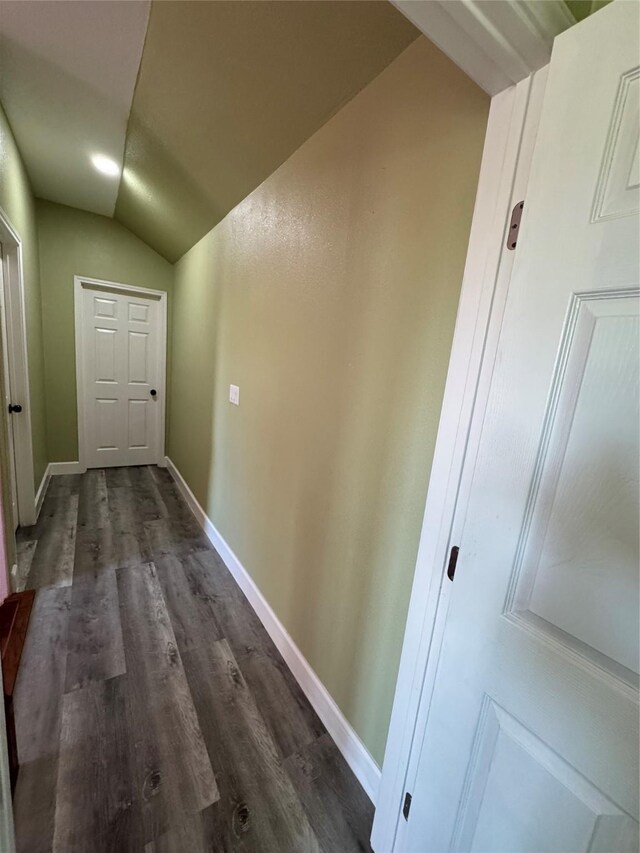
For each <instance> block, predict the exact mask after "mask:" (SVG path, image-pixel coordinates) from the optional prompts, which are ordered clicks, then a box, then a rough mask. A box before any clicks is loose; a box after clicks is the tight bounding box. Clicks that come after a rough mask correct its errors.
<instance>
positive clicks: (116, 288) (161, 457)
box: [73, 275, 167, 473]
mask: <svg viewBox="0 0 640 853" xmlns="http://www.w3.org/2000/svg"><path fill="white" fill-rule="evenodd" d="M85 286H86V287H88V289H92V290H93V289H100V290H104V291H106V292H112V293H134V294H136V295H137V296H141V297H143V298H145V299H154V298H156V299H158V301H159V303H160V376H159V381H158V393H159V394H160V395H161V400H162V406H161V409H160V442H159V445H158V459H157V461H156V464H157V465H159V466H164V465H165V464H166V462H165V438H166V435H165V431H166V418H167V394H166V387H167V294H166V292H165V291H164V290H153V289H152V288H150V287H139V286H137V285H131V284H121V283H119V282H116V281H105V280H103V279H99V278H91V277H89V276H84V275H74V277H73V287H74V313H75V347H76V392H77V417H78V466H79V471H80V472H81V473H84V472H85V471H86V470H87V444H86V434H85V424H84V417H83V412H84V404H85V399H84V381H83V378H84V366H83V360H82V352H83V330H82V291H83V290H84V289H85Z"/></svg>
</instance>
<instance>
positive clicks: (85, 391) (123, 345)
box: [75, 276, 166, 469]
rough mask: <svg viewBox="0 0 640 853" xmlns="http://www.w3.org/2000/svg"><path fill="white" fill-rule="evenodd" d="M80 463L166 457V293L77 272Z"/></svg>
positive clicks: (89, 465) (150, 460) (137, 462)
mask: <svg viewBox="0 0 640 853" xmlns="http://www.w3.org/2000/svg"><path fill="white" fill-rule="evenodd" d="M75 304H76V366H77V384H78V441H79V455H80V466H81V468H82V469H86V468H102V467H113V466H120V465H155V464H163V462H164V422H165V370H166V366H165V365H166V293H164V292H162V291H155V290H148V289H146V288H137V287H132V286H128V285H122V284H115V283H112V282H104V281H99V280H96V279H88V278H84V277H80V276H77V277H76V280H75Z"/></svg>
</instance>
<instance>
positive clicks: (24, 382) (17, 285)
mask: <svg viewBox="0 0 640 853" xmlns="http://www.w3.org/2000/svg"><path fill="white" fill-rule="evenodd" d="M0 242H2V245H3V249H4V255H3V259H2V265H3V281H4V302H5V309H6V320H7V323H6V325H7V338H8V340H7V351H8V353H9V364H8V369H9V375H10V377H11V386H12V390H13V393H14V394H15V397H16V400H17V401H19V402H20V403H21V404H22V413H21V414H20V415H19V416H18V417H16V418H15V420H14V421H13V445H14V453H15V458H16V463H15V467H16V487H17V492H18V495H17V497H18V521H19V523H20V524H21V525H22V526H23V527H27V526H29V525H31V524H35V521H36V517H37V514H38V508H37V506H36V492H35V484H34V470H33V446H32V431H31V392H30V387H29V359H28V351H27V321H26V309H25V297H24V272H23V270H24V267H23V261H22V241H21V239H20V237H19V235H18V232H17V231H16V230H15V229H14V227H13V225H12V224H11V221H10V219H9V217H8V216H7V214H6V213H5V212H4V210H3V209H2V208H0Z"/></svg>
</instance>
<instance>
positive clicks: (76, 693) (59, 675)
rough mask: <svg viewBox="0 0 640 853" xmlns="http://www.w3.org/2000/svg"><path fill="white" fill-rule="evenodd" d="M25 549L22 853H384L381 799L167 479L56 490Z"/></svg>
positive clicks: (67, 485) (134, 472)
mask: <svg viewBox="0 0 640 853" xmlns="http://www.w3.org/2000/svg"><path fill="white" fill-rule="evenodd" d="M19 553H20V561H19V574H20V582H19V584H20V586H26V587H27V588H31V587H33V588H37V590H38V592H37V595H36V601H35V606H34V609H33V613H32V616H31V624H30V627H29V632H28V635H27V642H26V645H25V648H24V652H23V658H22V665H21V668H20V673H19V676H18V683H17V685H16V690H15V708H16V723H17V736H18V751H19V756H20V761H21V768H20V774H19V777H18V785H17V789H16V795H15V801H14V810H15V820H16V834H17V843H18V851H19V853H45V851H47V853H48V851H51V850H53V851H55V853H101V851H110V853H128V851H133V853H203V852H204V851H243V853H245V851H246V853H248V851H265V853H271V851H273V853H307V851H324V853H349V851H368V850H370V847H369V842H368V839H369V834H370V830H371V822H372V819H373V810H372V806H371V803H370V802H369V800H368V798H367V796H366V795H365V793H364V792H363V790H362V788H361V787H360V785H359V784H358V782H357V781H356V779H355V777H354V776H353V774H352V773H351V771H350V770H349V768H348V767H347V765H346V764H345V762H344V760H343V758H342V756H341V755H340V753H339V752H338V750H337V748H336V746H335V744H334V743H333V741H332V740H331V738H330V737H329V735H328V734H327V732H326V731H325V729H324V727H323V726H322V724H321V722H320V720H319V719H318V717H317V716H316V714H315V712H314V711H313V709H312V708H311V706H310V705H309V703H308V701H307V699H306V698H305V696H304V694H303V693H302V691H301V690H300V688H299V686H298V684H297V683H296V681H295V680H294V678H293V676H292V675H291V673H290V671H289V669H288V668H287V666H286V665H285V663H284V661H283V660H282V658H281V656H280V654H279V653H278V651H277V650H276V648H275V646H274V645H273V643H272V642H271V640H270V639H269V637H268V636H267V634H266V632H265V630H264V628H263V627H262V625H261V623H260V622H259V620H258V618H257V617H256V615H255V614H254V612H253V610H252V608H251V606H250V605H249V604H248V602H247V600H246V599H245V598H244V595H243V594H242V592H241V591H240V589H239V587H238V586H237V585H236V583H235V581H234V580H233V578H232V577H231V575H230V574H229V572H228V570H227V569H226V567H225V566H224V564H223V563H222V561H221V559H220V558H219V556H218V555H217V553H216V552H215V551H214V550H213V549H212V548H211V546H210V544H209V542H208V540H207V539H206V538H205V537H204V535H203V534H202V531H201V530H200V528H199V526H198V524H197V523H196V521H195V519H194V518H193V516H192V514H191V512H190V511H189V509H188V507H187V506H186V504H185V503H184V501H183V500H182V498H181V496H180V494H179V493H178V491H177V488H176V486H175V484H174V482H173V480H172V479H171V476H170V475H169V473H168V472H167V471H166V470H164V469H162V468H152V467H151V468H149V467H148V468H111V469H107V470H91V471H88V472H87V473H86V474H83V475H77V476H62V477H55V478H53V479H52V481H51V483H50V485H49V488H48V491H47V495H46V498H45V502H44V505H43V508H42V511H41V513H40V518H39V520H38V523H37V524H36V525H34V526H33V527H31V528H27V529H23V530H21V531H20V532H19Z"/></svg>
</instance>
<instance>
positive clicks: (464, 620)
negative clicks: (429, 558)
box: [400, 0, 640, 853]
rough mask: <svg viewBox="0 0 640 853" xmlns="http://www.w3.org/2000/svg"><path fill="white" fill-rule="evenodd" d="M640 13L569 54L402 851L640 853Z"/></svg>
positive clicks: (498, 371) (595, 26) (541, 165)
mask: <svg viewBox="0 0 640 853" xmlns="http://www.w3.org/2000/svg"><path fill="white" fill-rule="evenodd" d="M639 8H640V7H639V5H638V4H637V3H635V2H623V0H614V2H613V3H612V4H611V5H610V6H608V7H606V8H605V9H602V10H600V11H599V12H598V13H597V14H595V15H594V16H592V17H591V18H589V19H587V20H586V21H584V22H583V23H582V24H580V25H578V26H576V27H574V28H572V29H571V30H569V31H567V32H566V33H564V34H562V35H561V36H559V37H558V39H557V40H556V44H555V47H554V52H553V55H552V60H551V65H550V69H549V77H548V82H547V88H546V92H545V100H544V106H543V110H542V117H541V122H540V128H539V133H538V139H537V142H536V150H535V154H534V159H533V163H532V170H531V177H530V185H529V189H528V191H527V198H526V203H525V212H524V217H523V221H522V233H521V234H520V237H519V241H518V248H517V250H516V252H517V254H516V257H515V261H514V267H513V274H512V279H511V285H510V290H509V296H508V299H507V304H506V309H505V315H504V320H503V324H502V330H501V335H500V343H499V347H498V355H497V359H496V365H495V369H494V374H493V378H492V383H491V391H490V394H489V400H488V405H487V409H486V412H485V415H484V422H483V427H482V436H481V440H480V445H479V450H478V454H477V458H476V459H475V460H471V461H470V462H469V464H473V465H474V473H473V483H472V486H471V490H470V496H469V502H468V505H467V507H466V517H465V521H464V527H463V533H462V538H461V542H460V554H459V558H458V568H457V573H456V577H455V581H454V584H453V588H452V591H451V594H450V603H449V611H448V614H447V620H446V627H445V630H444V635H443V642H442V650H441V657H440V661H439V665H438V674H437V677H436V682H435V687H434V691H433V698H432V702H431V706H430V709H429V715H428V720H427V725H426V730H425V732H424V738H423V742H422V744H421V753H420V759H419V761H418V762H417V769H416V770H415V773H414V776H413V777H412V778H410V779H409V780H408V788H409V790H410V791H411V792H412V794H413V801H412V805H411V811H410V815H409V821H408V825H407V827H406V832H405V834H404V836H403V840H402V846H401V848H400V849H401V850H402V851H415V853H426V851H437V853H442V851H446V850H473V851H487V853H497V851H509V853H517V852H518V851H532V853H533V851H535V853H542V851H563V853H570V851H585V853H586V851H592V853H593V851H616V853H624V852H625V851H629V853H631V851H636V850H637V846H638V824H637V821H638V745H639V732H638V692H637V687H638V658H639V631H640V623H639V616H638V613H639V606H638V602H639V594H640V588H639V587H640V585H639V580H638V576H639V559H640V555H639V548H638V538H639V530H638V523H639V522H638V518H639V510H640V507H639V503H638V493H639V484H638V471H639V466H640V459H639V440H638V431H639V430H638V425H639V417H640V415H639V410H638V387H639V373H640V350H639V346H638V341H639V335H640V324H639V319H638V316H639V315H638V294H639V291H638V265H639V258H640V255H639V246H638V227H639V221H638V179H637V174H636V171H635V170H636V169H637V157H638V154H637V151H638V135H639V131H638V79H639V77H638V62H639V32H640V30H639V25H640V20H639V18H640V16H639ZM445 582H447V581H445Z"/></svg>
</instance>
